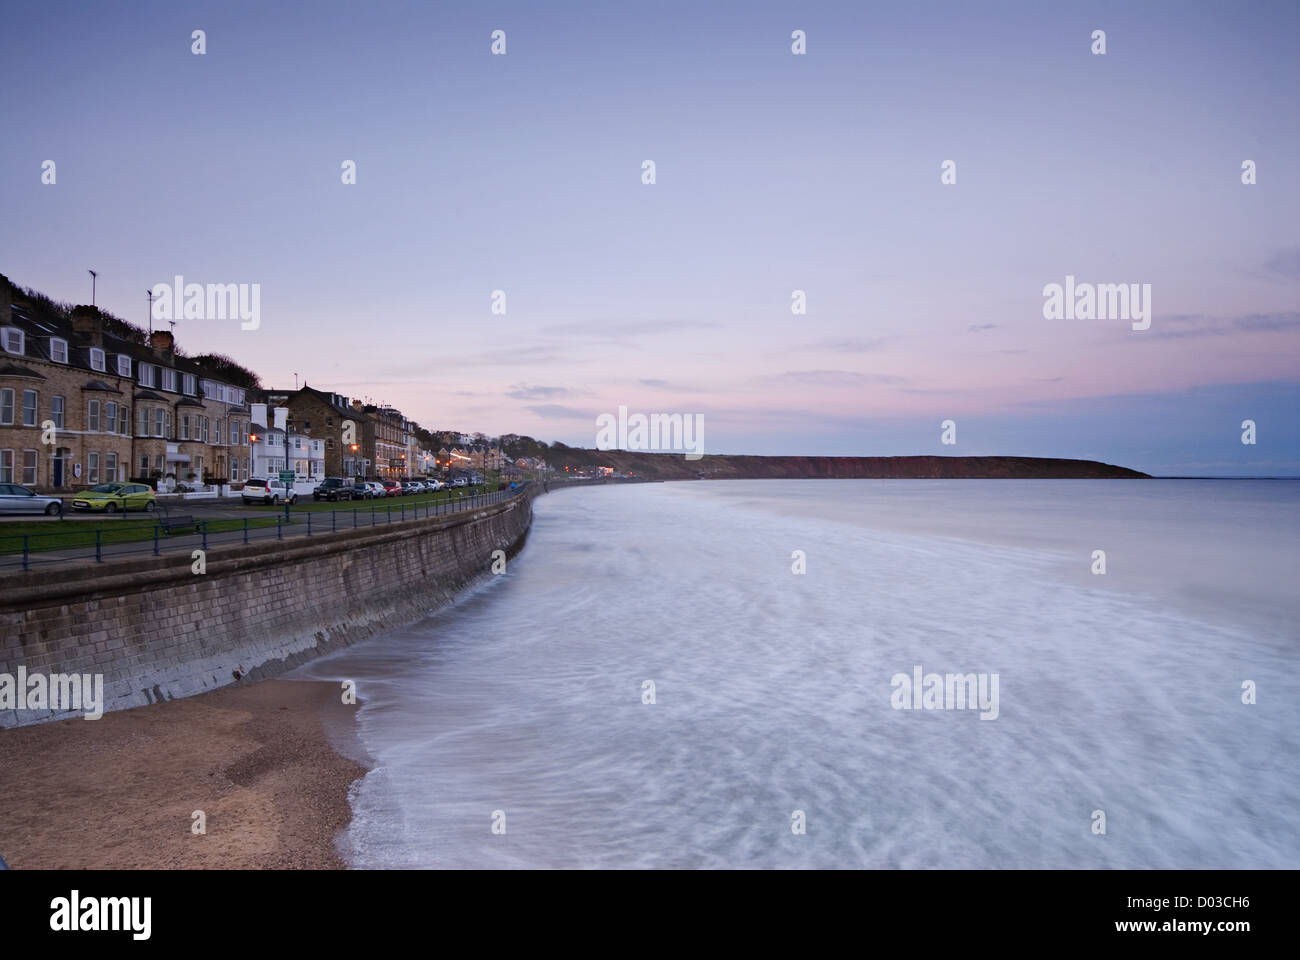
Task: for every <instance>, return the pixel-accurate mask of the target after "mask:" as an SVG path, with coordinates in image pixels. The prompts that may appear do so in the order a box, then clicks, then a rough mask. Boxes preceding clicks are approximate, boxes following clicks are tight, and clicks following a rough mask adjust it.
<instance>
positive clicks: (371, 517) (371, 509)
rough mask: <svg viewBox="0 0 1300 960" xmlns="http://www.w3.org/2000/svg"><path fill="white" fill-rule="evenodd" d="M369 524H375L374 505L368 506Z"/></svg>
mask: <svg viewBox="0 0 1300 960" xmlns="http://www.w3.org/2000/svg"><path fill="white" fill-rule="evenodd" d="M370 525H371V526H372V527H373V526H374V525H375V508H374V507H371V508H370Z"/></svg>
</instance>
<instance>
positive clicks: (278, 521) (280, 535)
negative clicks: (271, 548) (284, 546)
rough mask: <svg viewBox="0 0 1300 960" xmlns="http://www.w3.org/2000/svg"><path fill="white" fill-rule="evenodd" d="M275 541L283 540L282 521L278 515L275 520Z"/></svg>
mask: <svg viewBox="0 0 1300 960" xmlns="http://www.w3.org/2000/svg"><path fill="white" fill-rule="evenodd" d="M275 539H277V540H283V539H284V521H283V519H282V518H281V517H279V516H278V515H277V516H276V518H275Z"/></svg>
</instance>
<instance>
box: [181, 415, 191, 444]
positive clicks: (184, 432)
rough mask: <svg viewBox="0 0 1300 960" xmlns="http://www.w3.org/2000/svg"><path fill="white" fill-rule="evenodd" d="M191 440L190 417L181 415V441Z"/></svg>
mask: <svg viewBox="0 0 1300 960" xmlns="http://www.w3.org/2000/svg"><path fill="white" fill-rule="evenodd" d="M189 438H190V415H189V414H188V413H186V414H182V415H181V439H182V440H188V439H189Z"/></svg>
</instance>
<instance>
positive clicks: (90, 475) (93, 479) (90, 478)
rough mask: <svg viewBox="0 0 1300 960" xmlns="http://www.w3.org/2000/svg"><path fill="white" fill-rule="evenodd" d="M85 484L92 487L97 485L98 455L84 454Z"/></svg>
mask: <svg viewBox="0 0 1300 960" xmlns="http://www.w3.org/2000/svg"><path fill="white" fill-rule="evenodd" d="M86 482H87V483H89V484H90V485H91V486H92V487H93V486H94V485H95V484H97V483H99V454H98V453H88V454H86Z"/></svg>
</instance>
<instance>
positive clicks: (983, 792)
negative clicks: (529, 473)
mask: <svg viewBox="0 0 1300 960" xmlns="http://www.w3.org/2000/svg"><path fill="white" fill-rule="evenodd" d="M533 509H534V522H533V527H532V530H531V533H530V535H529V538H528V541H527V545H526V546H525V548H524V549H523V551H522V552H521V553H520V554H519V555H518V556H516V557H514V558H513V559H511V560H510V561H509V562H508V564H507V565H506V569H505V571H504V572H502V573H500V574H499V575H493V576H491V577H489V578H488V579H486V580H485V581H484V582H483V583H482V585H481V586H478V587H476V588H474V589H473V590H471V591H470V592H468V593H466V594H464V595H463V596H462V597H461V598H459V599H458V600H457V602H456V603H455V604H453V605H451V606H448V607H445V608H444V609H442V610H440V611H439V612H437V613H436V614H434V615H431V616H429V617H428V618H427V619H425V620H423V621H421V622H419V623H416V624H413V625H411V626H409V627H406V628H403V629H401V630H396V631H394V632H392V633H391V634H389V635H386V636H383V637H379V638H376V639H374V640H372V641H368V642H366V643H364V644H360V645H357V646H354V647H351V648H349V649H346V650H343V651H340V652H339V653H337V654H334V655H332V656H330V657H327V658H322V659H320V660H317V661H315V662H313V663H310V664H307V665H306V666H305V667H303V668H301V669H300V670H298V671H297V672H296V673H295V674H294V676H296V677H297V678H300V679H316V680H331V681H341V680H353V681H355V682H356V684H357V690H358V694H359V696H360V697H361V699H362V701H363V702H362V705H361V706H360V707H359V708H358V712H357V718H356V724H357V729H356V733H357V736H358V738H359V740H360V743H361V744H362V745H364V747H365V750H366V752H367V753H368V754H369V756H370V758H371V762H372V763H373V769H372V770H371V771H370V772H369V773H368V774H367V775H366V776H365V777H364V778H363V779H361V780H359V781H357V782H356V783H355V784H354V785H353V788H352V791H351V795H350V801H351V805H352V810H353V818H352V822H351V825H350V826H349V827H348V828H347V829H346V831H344V832H343V833H342V834H341V835H340V837H339V839H338V844H339V849H340V852H341V853H342V855H343V857H344V858H345V860H346V861H347V862H348V863H349V864H350V865H352V866H353V867H358V868H383V867H434V868H437V867H445V868H481V867H486V868H721V869H725V868H1022V867H1046V868H1121V867H1122V868H1292V869H1294V868H1297V867H1300V772H1298V771H1297V763H1298V761H1300V626H1298V624H1300V589H1298V588H1297V587H1298V584H1300V480H1172V479H1171V480H1161V479H1154V480H1096V481H1092V480H1075V481H1070V480H1061V481H1052V480H1026V481H1018V480H987V481H984V480H752V481H750V480H738V481H699V482H678V483H645V484H630V483H629V484H607V485H599V486H591V487H577V488H569V489H562V490H558V491H555V492H553V493H551V494H549V495H546V496H543V497H540V498H539V499H537V500H536V501H535V503H534V505H533ZM932 675H933V676H934V677H937V678H938V686H937V687H936V686H935V684H934V682H933V681H932V680H931V679H930V678H931V676H932ZM949 675H951V676H952V677H955V678H956V682H955V683H953V682H950V681H949V679H948V678H949ZM971 675H974V676H973V677H972V676H971ZM966 678H970V679H969V681H968V680H967V679H966ZM917 681H919V682H917ZM968 682H969V683H970V685H969V686H965V684H967V683H968ZM913 688H914V689H913ZM963 690H969V691H971V692H972V694H974V693H975V692H976V691H979V692H983V693H984V694H986V696H985V699H984V700H983V701H981V700H980V698H979V696H977V695H972V696H971V697H968V698H966V701H965V702H964V703H963V702H962V697H961V693H962V692H963ZM987 695H994V696H993V697H992V700H990V697H989V696H987Z"/></svg>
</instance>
